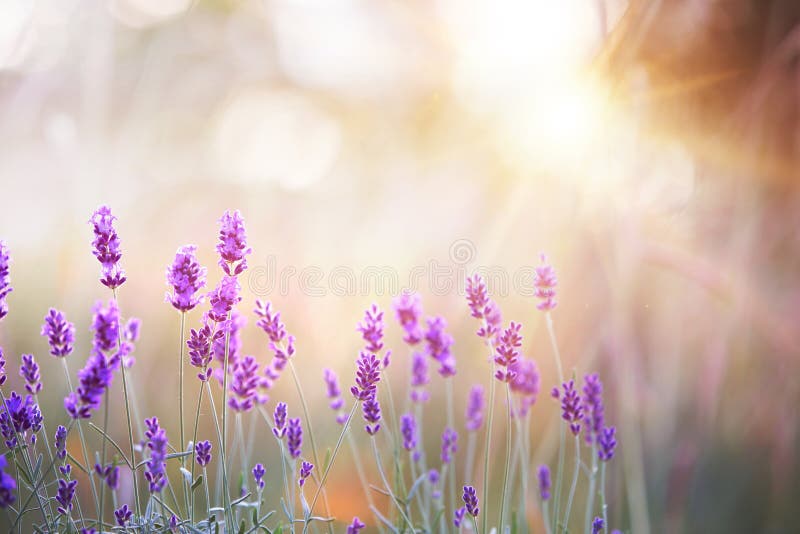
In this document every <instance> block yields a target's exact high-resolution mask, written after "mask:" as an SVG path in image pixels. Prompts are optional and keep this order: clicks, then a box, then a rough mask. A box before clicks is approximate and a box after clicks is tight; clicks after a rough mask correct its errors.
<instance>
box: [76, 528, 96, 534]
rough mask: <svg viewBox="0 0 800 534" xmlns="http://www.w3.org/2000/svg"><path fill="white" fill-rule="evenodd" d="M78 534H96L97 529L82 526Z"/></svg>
mask: <svg viewBox="0 0 800 534" xmlns="http://www.w3.org/2000/svg"><path fill="white" fill-rule="evenodd" d="M79 532H80V534H97V529H94V528H82V529H80V531H79Z"/></svg>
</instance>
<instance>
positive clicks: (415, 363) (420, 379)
mask: <svg viewBox="0 0 800 534" xmlns="http://www.w3.org/2000/svg"><path fill="white" fill-rule="evenodd" d="M430 381H431V379H430V377H429V376H428V360H427V359H426V358H425V356H423V355H422V354H420V353H419V352H415V353H414V354H412V355H411V392H410V393H409V395H410V396H411V400H412V401H413V402H427V401H428V399H429V398H430V395H429V394H428V391H427V390H426V389H425V386H426V385H427V384H428V383H429V382H430Z"/></svg>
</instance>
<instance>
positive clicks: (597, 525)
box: [592, 517, 603, 534]
mask: <svg viewBox="0 0 800 534" xmlns="http://www.w3.org/2000/svg"><path fill="white" fill-rule="evenodd" d="M601 530H603V518H602V517H595V518H594V521H592V534H600V531H601Z"/></svg>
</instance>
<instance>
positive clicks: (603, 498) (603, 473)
mask: <svg viewBox="0 0 800 534" xmlns="http://www.w3.org/2000/svg"><path fill="white" fill-rule="evenodd" d="M600 506H601V508H602V510H603V528H605V529H606V532H608V505H606V462H603V463H602V464H600Z"/></svg>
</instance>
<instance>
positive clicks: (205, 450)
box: [194, 440, 211, 467]
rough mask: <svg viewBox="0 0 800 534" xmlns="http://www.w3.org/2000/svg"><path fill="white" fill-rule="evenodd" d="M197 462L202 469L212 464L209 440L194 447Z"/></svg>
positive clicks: (199, 442)
mask: <svg viewBox="0 0 800 534" xmlns="http://www.w3.org/2000/svg"><path fill="white" fill-rule="evenodd" d="M194 450H195V455H194V458H195V461H196V462H197V465H199V466H200V467H205V466H207V465H208V464H209V463H210V462H211V442H210V441H208V440H205V441H198V442H197V445H195V447H194Z"/></svg>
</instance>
